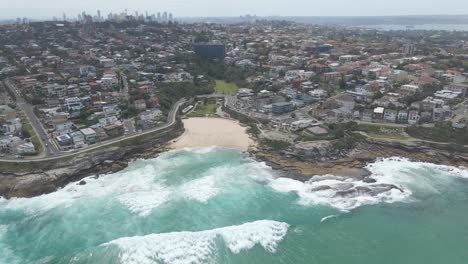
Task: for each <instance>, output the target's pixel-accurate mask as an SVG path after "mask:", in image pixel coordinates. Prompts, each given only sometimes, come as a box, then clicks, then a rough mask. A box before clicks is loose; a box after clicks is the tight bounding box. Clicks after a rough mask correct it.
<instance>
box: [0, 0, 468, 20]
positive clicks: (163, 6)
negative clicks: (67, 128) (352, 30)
mask: <svg viewBox="0 0 468 264" xmlns="http://www.w3.org/2000/svg"><path fill="white" fill-rule="evenodd" d="M98 9H99V10H101V12H102V13H103V14H107V13H109V12H120V11H123V10H124V9H128V11H129V12H131V13H134V12H135V11H139V12H144V11H148V12H149V13H156V12H158V11H161V12H162V11H168V12H172V13H173V14H174V17H200V16H240V15H246V14H252V15H253V14H256V15H259V16H270V15H282V16H382V15H431V14H443V15H448V14H468V0H443V1H442V0H229V1H227V0H0V18H15V17H30V18H50V17H52V16H57V17H60V16H61V15H62V13H63V12H65V13H66V14H67V16H68V17H74V16H76V15H77V14H78V13H79V12H81V11H86V12H87V13H91V14H95V13H96V10H98Z"/></svg>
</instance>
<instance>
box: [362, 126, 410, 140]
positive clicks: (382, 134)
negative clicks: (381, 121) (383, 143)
mask: <svg viewBox="0 0 468 264" xmlns="http://www.w3.org/2000/svg"><path fill="white" fill-rule="evenodd" d="M357 130H358V131H362V132H365V133H366V134H367V135H369V136H370V137H376V138H389V139H399V140H404V139H407V137H406V136H405V129H404V128H402V127H393V126H386V125H370V124H359V125H358V126H357Z"/></svg>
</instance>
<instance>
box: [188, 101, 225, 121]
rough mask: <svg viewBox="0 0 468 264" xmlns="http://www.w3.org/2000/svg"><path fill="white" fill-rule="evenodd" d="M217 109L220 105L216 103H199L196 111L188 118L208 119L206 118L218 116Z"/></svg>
mask: <svg viewBox="0 0 468 264" xmlns="http://www.w3.org/2000/svg"><path fill="white" fill-rule="evenodd" d="M216 108H218V105H217V104H216V102H207V103H206V104H204V103H203V102H201V103H198V104H197V106H196V107H195V109H194V110H193V111H192V112H190V113H189V114H188V115H187V116H188V117H206V116H214V115H215V114H216Z"/></svg>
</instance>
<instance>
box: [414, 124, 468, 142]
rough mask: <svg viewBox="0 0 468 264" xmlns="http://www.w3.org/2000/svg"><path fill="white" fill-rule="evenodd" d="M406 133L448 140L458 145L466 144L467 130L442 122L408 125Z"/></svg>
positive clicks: (435, 139)
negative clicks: (430, 124)
mask: <svg viewBox="0 0 468 264" xmlns="http://www.w3.org/2000/svg"><path fill="white" fill-rule="evenodd" d="M406 133H408V134H409V135H410V136H412V137H415V138H419V139H423V140H429V141H435V142H448V143H452V144H458V145H467V144H468V131H467V130H466V129H456V128H452V127H451V126H449V125H444V124H441V125H438V126H435V127H408V128H406Z"/></svg>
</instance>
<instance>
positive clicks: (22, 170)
mask: <svg viewBox="0 0 468 264" xmlns="http://www.w3.org/2000/svg"><path fill="white" fill-rule="evenodd" d="M183 132H184V127H183V124H182V122H181V121H180V120H177V122H176V123H175V125H174V126H172V127H171V128H170V129H168V130H167V131H164V132H162V133H158V134H155V135H152V134H150V135H148V136H142V137H138V138H136V139H131V140H126V141H122V142H119V143H118V144H115V145H112V146H109V147H106V148H102V149H97V150H94V151H90V152H85V153H82V154H79V155H76V156H73V157H71V158H62V159H61V158H57V159H56V160H52V161H42V162H34V161H31V162H29V163H22V164H19V163H16V164H15V163H11V164H7V163H4V164H0V168H1V170H0V171H1V172H0V196H2V197H5V198H11V197H32V196H37V195H41V194H44V193H49V192H53V191H55V190H57V189H58V188H60V187H63V186H65V185H66V184H68V183H70V182H73V181H79V180H81V179H83V178H84V177H87V176H91V175H96V176H99V174H105V173H109V172H116V171H119V170H121V169H123V168H125V167H126V166H127V164H128V161H130V160H132V159H137V158H150V157H155V156H156V155H157V154H158V153H160V152H162V151H164V146H165V144H166V143H167V142H169V141H170V140H172V139H174V138H177V137H179V136H180V135H181V134H182V133H183ZM36 163H37V164H36ZM45 163H47V164H45ZM80 184H86V182H85V181H81V182H80Z"/></svg>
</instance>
